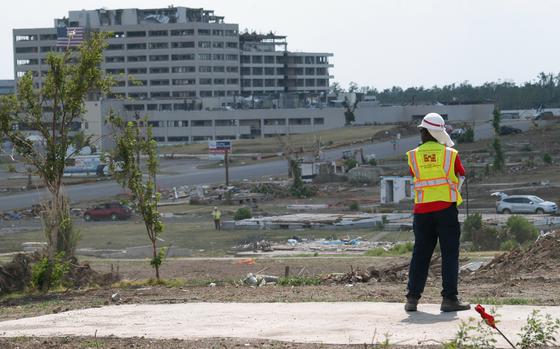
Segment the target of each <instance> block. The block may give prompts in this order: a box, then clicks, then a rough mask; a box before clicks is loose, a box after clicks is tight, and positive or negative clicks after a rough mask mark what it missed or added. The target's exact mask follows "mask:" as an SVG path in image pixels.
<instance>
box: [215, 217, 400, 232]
mask: <svg viewBox="0 0 560 349" xmlns="http://www.w3.org/2000/svg"><path fill="white" fill-rule="evenodd" d="M410 217H411V214H410V213H402V214H372V213H353V214H348V213H299V214H291V215H282V216H265V217H253V218H249V219H243V220H239V221H225V222H223V226H222V228H223V229H305V228H308V229H352V228H375V227H378V226H381V225H383V224H385V223H387V222H390V221H392V220H402V219H405V218H410Z"/></svg>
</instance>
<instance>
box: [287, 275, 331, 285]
mask: <svg viewBox="0 0 560 349" xmlns="http://www.w3.org/2000/svg"><path fill="white" fill-rule="evenodd" d="M320 284H321V279H320V278H318V277H309V276H288V277H281V278H279V279H278V285H280V286H316V285H320Z"/></svg>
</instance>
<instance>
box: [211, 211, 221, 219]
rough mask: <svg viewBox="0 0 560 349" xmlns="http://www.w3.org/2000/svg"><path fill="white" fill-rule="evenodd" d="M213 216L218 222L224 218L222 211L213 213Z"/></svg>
mask: <svg viewBox="0 0 560 349" xmlns="http://www.w3.org/2000/svg"><path fill="white" fill-rule="evenodd" d="M212 216H214V219H215V220H218V219H220V218H222V212H220V210H217V211H212Z"/></svg>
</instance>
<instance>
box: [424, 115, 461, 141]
mask: <svg viewBox="0 0 560 349" xmlns="http://www.w3.org/2000/svg"><path fill="white" fill-rule="evenodd" d="M418 127H421V128H425V129H426V130H428V132H430V134H431V135H432V137H434V138H435V139H436V140H437V141H438V142H439V143H441V144H443V145H445V146H448V147H452V146H454V145H455V143H453V141H452V140H451V137H449V134H447V131H446V130H445V120H443V118H442V117H441V115H439V114H438V113H429V114H426V116H424V118H423V119H422V122H421V123H420V125H418Z"/></svg>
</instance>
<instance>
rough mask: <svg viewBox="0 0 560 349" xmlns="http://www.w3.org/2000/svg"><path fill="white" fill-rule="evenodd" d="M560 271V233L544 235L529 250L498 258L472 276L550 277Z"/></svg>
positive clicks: (502, 255) (499, 277) (519, 250)
mask: <svg viewBox="0 0 560 349" xmlns="http://www.w3.org/2000/svg"><path fill="white" fill-rule="evenodd" d="M558 270H560V231H558V230H557V231H552V232H549V233H546V234H543V235H541V236H540V237H539V239H537V241H536V242H535V243H534V244H533V245H532V246H531V247H530V248H529V249H523V248H516V249H515V250H513V251H510V252H506V253H503V254H501V255H499V256H496V257H495V258H494V259H493V260H492V261H490V262H489V263H488V264H487V265H485V266H482V267H480V268H479V269H478V270H477V271H476V272H474V273H473V274H471V277H472V278H473V279H477V278H491V279H501V280H504V279H506V280H507V279H512V278H523V277H531V278H534V277H539V276H542V275H546V274H548V275H550V273H551V272H555V271H556V272H557V271H558Z"/></svg>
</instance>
